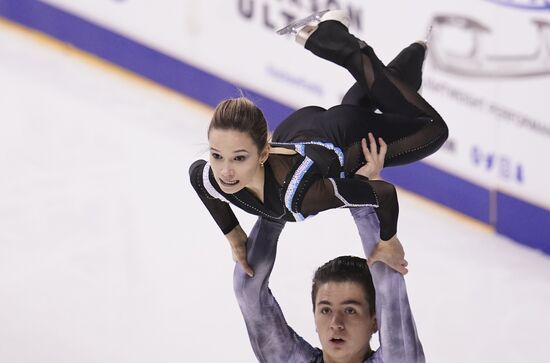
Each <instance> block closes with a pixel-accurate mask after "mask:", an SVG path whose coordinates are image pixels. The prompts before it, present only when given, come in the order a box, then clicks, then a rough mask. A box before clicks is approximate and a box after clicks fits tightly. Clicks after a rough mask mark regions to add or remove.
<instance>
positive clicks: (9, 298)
mask: <svg viewBox="0 0 550 363" xmlns="http://www.w3.org/2000/svg"><path fill="white" fill-rule="evenodd" d="M0 112H1V113H0V362H6V363H44V362H51V363H64V362H66V363H75V362H78V363H86V362H90V363H91V362H102V363H120V362H132V363H142V362H143V363H151V362H227V363H229V362H235V363H237V362H238V363H243V362H255V358H254V355H253V353H252V351H251V349H250V347H249V345H248V340H247V335H246V330H245V326H244V324H243V322H242V320H241V316H240V312H239V310H238V307H237V304H236V302H235V299H234V297H233V292H232V270H233V262H232V260H231V257H230V252H229V248H228V245H227V243H226V241H225V240H224V238H223V236H222V234H221V233H220V231H219V230H218V229H217V227H216V226H215V224H214V222H213V221H212V220H211V217H210V216H209V215H208V213H207V211H206V210H205V208H204V207H203V206H202V204H201V202H200V200H199V199H198V198H197V197H196V195H194V192H193V190H192V188H191V186H190V184H189V182H188V174H187V169H188V166H189V165H190V163H191V162H192V161H193V160H195V159H197V158H199V157H201V156H203V154H204V151H205V150H206V146H207V144H206V125H207V123H208V120H209V112H210V110H209V109H208V108H206V107H204V106H201V105H200V104H198V103H196V102H194V101H191V100H187V99H185V98H183V97H181V96H178V95H175V94H173V93H170V92H169V91H167V90H164V89H162V88H160V87H158V86H154V85H153V84H151V83H148V82H145V81H143V80H140V79H139V78H137V77H133V76H129V75H128V74H126V73H124V72H122V71H117V70H116V69H115V68H113V67H110V66H105V65H104V64H102V62H99V61H95V60H93V59H92V58H91V57H87V56H83V55H82V54H81V53H79V52H77V51H75V50H74V49H72V48H70V47H68V46H67V47H65V46H62V45H58V44H57V43H55V42H52V41H47V40H45V39H44V38H42V37H37V36H35V35H32V34H30V33H29V32H28V31H24V30H21V29H20V28H18V27H15V26H13V25H10V24H8V23H6V22H0ZM400 201H401V215H400V230H399V236H400V238H401V240H402V242H403V243H404V245H405V248H406V252H407V257H408V260H409V263H410V273H409V275H408V276H407V284H408V290H409V294H410V300H411V303H412V308H413V311H414V313H415V317H416V321H417V326H418V330H419V332H420V336H421V339H422V341H423V344H424V348H425V351H426V354H427V357H428V361H429V362H446V363H452V362H479V363H487V362H499V363H505V362H541V363H542V362H549V361H550V358H548V357H549V356H550V347H549V345H548V342H549V341H550V257H549V256H547V255H544V254H541V253H539V252H538V251H535V250H533V249H530V248H526V247H523V246H521V245H519V244H517V243H515V242H513V241H510V240H509V239H507V238H503V237H501V236H498V235H495V234H493V233H492V232H491V231H490V230H489V229H488V228H486V227H483V226H481V225H479V224H477V223H476V222H472V221H470V220H468V219H467V218H465V217H460V216H459V215H458V214H455V213H453V212H450V211H448V210H447V209H444V208H442V207H439V206H436V205H435V204H432V203H430V202H427V201H425V200H424V199H422V198H419V197H417V196H413V195H411V194H409V193H407V192H405V191H400ZM238 216H239V218H240V220H241V224H242V225H243V226H244V228H245V229H247V230H248V229H249V228H250V227H251V225H252V223H253V222H254V218H253V217H251V216H248V215H244V214H242V213H238ZM342 254H361V249H360V244H359V240H358V237H357V234H356V231H355V226H354V224H353V223H352V219H351V217H350V216H349V214H348V212H347V211H345V210H335V211H330V212H326V213H323V214H322V215H320V216H318V217H316V218H314V219H312V220H310V221H306V222H303V223H297V224H288V225H287V228H286V230H285V231H284V232H283V235H282V238H281V242H280V247H279V255H278V261H277V264H276V267H275V271H274V273H273V277H272V282H271V286H272V290H273V292H274V294H275V295H276V296H277V297H278V299H279V301H280V303H281V305H282V308H283V309H284V311H285V312H286V316H287V320H288V322H289V324H291V325H292V326H293V327H294V328H295V329H296V330H297V331H298V332H299V333H300V334H301V335H303V336H304V337H305V338H306V339H307V340H309V341H310V342H312V343H314V344H316V345H317V344H318V343H317V338H316V334H315V329H314V326H313V319H312V313H311V306H310V301H309V294H310V279H311V276H312V273H313V271H314V269H315V268H316V267H317V266H318V265H320V264H322V263H323V262H325V261H327V260H328V259H330V258H333V257H335V256H337V255H342Z"/></svg>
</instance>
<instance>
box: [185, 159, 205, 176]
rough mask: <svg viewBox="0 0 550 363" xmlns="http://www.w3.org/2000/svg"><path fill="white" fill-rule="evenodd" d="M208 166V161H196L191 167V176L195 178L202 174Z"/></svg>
mask: <svg viewBox="0 0 550 363" xmlns="http://www.w3.org/2000/svg"><path fill="white" fill-rule="evenodd" d="M205 165H206V160H202V159H199V160H196V161H195V162H193V163H192V164H191V166H189V176H193V175H194V174H196V173H197V172H200V171H202V170H203V169H204V166H205Z"/></svg>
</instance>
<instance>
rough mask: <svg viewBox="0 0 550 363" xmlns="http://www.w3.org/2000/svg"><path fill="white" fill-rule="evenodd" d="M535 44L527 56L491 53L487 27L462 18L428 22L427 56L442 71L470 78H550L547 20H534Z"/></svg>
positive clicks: (549, 24) (439, 17) (452, 16)
mask: <svg viewBox="0 0 550 363" xmlns="http://www.w3.org/2000/svg"><path fill="white" fill-rule="evenodd" d="M532 24H533V27H535V31H536V36H537V42H536V43H537V44H536V46H535V49H534V50H533V51H531V52H529V53H526V54H518V53H513V52H512V53H510V54H506V55H499V54H492V53H491V52H490V51H488V50H487V49H486V47H485V45H486V44H493V43H495V42H494V39H493V37H494V35H493V33H492V31H491V28H490V27H488V26H487V25H485V24H483V23H481V22H479V21H477V20H475V19H473V18H471V17H468V16H463V15H455V14H450V15H437V16H435V17H434V18H433V19H432V21H431V33H430V51H429V52H428V56H429V57H430V59H431V60H432V61H433V64H434V66H435V67H436V68H439V69H441V70H442V71H445V72H448V73H453V74H458V75H461V76H470V77H496V78H508V77H527V76H541V75H550V21H546V20H541V19H534V20H532Z"/></svg>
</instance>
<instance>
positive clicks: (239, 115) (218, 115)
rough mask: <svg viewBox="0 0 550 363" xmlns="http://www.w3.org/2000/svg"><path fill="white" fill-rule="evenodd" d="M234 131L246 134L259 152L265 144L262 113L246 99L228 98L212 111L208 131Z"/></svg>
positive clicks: (265, 126)
mask: <svg viewBox="0 0 550 363" xmlns="http://www.w3.org/2000/svg"><path fill="white" fill-rule="evenodd" d="M212 129H219V130H236V131H240V132H244V133H246V134H248V135H249V136H250V137H251V138H252V141H254V144H255V145H256V146H257V147H258V152H261V151H262V150H263V148H264V147H265V146H266V144H267V122H266V120H265V117H264V114H263V113H262V111H261V110H260V109H259V108H258V106H256V105H255V104H254V102H252V101H250V100H249V99H248V98H246V97H237V98H228V99H226V100H223V101H222V102H220V103H219V104H218V105H217V106H216V108H215V109H214V115H213V116H212V120H211V121H210V126H209V127H208V135H210V130H212Z"/></svg>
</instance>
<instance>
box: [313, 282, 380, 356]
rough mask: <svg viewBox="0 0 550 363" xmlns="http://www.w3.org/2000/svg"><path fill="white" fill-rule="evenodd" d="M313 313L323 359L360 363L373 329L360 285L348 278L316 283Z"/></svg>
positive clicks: (368, 348) (371, 319)
mask: <svg viewBox="0 0 550 363" xmlns="http://www.w3.org/2000/svg"><path fill="white" fill-rule="evenodd" d="M314 315H315V326H316V328H317V334H319V340H320V341H321V346H322V348H323V358H324V360H325V362H333V361H335V362H356V361H357V362H363V359H364V357H365V355H366V354H367V352H369V351H370V344H369V342H370V338H371V336H372V334H373V333H374V332H376V330H377V328H376V318H375V317H374V316H371V315H370V312H369V304H368V302H367V300H366V299H365V293H364V291H363V288H362V287H361V285H359V284H358V283H356V282H351V281H346V282H327V283H324V284H322V285H320V286H319V289H318V291H317V296H316V297H315V311H314Z"/></svg>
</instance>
